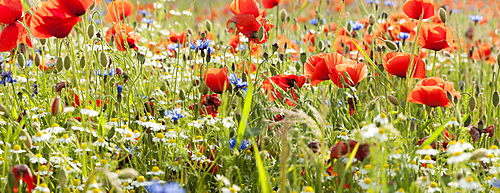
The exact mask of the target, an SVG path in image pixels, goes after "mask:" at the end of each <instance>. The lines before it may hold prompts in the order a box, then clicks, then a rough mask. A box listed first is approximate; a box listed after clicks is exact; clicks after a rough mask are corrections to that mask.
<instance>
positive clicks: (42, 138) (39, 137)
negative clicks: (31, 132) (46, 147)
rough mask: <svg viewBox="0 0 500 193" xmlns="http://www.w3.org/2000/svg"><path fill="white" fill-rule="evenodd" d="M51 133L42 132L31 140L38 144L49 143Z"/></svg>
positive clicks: (37, 133)
mask: <svg viewBox="0 0 500 193" xmlns="http://www.w3.org/2000/svg"><path fill="white" fill-rule="evenodd" d="M50 136H51V135H50V133H42V132H40V131H38V132H36V133H35V136H33V137H32V138H31V139H32V140H33V142H35V143H38V142H43V141H49V140H50Z"/></svg>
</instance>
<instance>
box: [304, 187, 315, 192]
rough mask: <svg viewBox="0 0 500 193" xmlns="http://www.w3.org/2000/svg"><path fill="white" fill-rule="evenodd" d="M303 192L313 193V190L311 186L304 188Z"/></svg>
mask: <svg viewBox="0 0 500 193" xmlns="http://www.w3.org/2000/svg"><path fill="white" fill-rule="evenodd" d="M304 192H314V189H313V188H312V187H311V186H306V187H305V188H304Z"/></svg>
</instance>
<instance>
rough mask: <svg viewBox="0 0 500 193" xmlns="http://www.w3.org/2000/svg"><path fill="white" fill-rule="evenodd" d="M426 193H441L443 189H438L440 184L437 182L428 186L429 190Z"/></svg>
mask: <svg viewBox="0 0 500 193" xmlns="http://www.w3.org/2000/svg"><path fill="white" fill-rule="evenodd" d="M425 192H426V193H434V192H441V188H439V187H438V184H437V183H436V182H431V183H430V184H429V186H427V190H425Z"/></svg>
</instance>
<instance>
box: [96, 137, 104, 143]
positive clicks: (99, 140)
mask: <svg viewBox="0 0 500 193" xmlns="http://www.w3.org/2000/svg"><path fill="white" fill-rule="evenodd" d="M97 141H98V142H99V143H104V142H106V141H105V140H104V139H103V138H100V139H98V140H97Z"/></svg>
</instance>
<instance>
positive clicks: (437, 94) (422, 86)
mask: <svg viewBox="0 0 500 193" xmlns="http://www.w3.org/2000/svg"><path fill="white" fill-rule="evenodd" d="M447 93H450V94H451V95H452V96H453V97H455V98H460V92H458V91H456V90H455V88H454V87H453V83H451V82H447V81H444V80H443V79H441V78H437V77H431V78H425V79H422V80H421V81H420V82H418V83H417V84H416V85H415V88H413V90H412V91H411V92H410V94H409V95H408V102H411V103H416V104H424V105H427V106H431V107H437V106H441V107H448V106H450V105H451V103H450V100H449V99H448V97H447Z"/></svg>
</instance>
